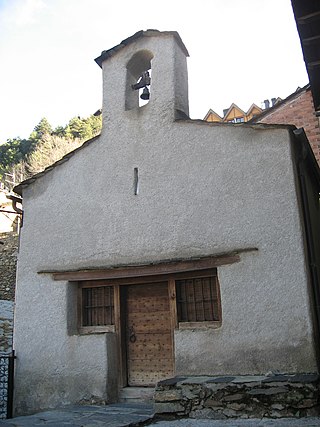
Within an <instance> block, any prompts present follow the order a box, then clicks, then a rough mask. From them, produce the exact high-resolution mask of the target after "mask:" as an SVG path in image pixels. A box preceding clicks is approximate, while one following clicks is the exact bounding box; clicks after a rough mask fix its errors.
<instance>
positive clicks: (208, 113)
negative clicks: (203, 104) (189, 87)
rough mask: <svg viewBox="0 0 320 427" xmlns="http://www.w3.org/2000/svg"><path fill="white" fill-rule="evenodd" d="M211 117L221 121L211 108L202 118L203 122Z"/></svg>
mask: <svg viewBox="0 0 320 427" xmlns="http://www.w3.org/2000/svg"><path fill="white" fill-rule="evenodd" d="M211 115H213V116H215V117H217V118H218V119H219V120H222V117H220V116H219V114H218V113H216V112H215V111H213V110H212V109H211V108H210V109H209V111H208V112H207V114H206V115H205V116H204V119H203V120H208V117H209V116H211Z"/></svg>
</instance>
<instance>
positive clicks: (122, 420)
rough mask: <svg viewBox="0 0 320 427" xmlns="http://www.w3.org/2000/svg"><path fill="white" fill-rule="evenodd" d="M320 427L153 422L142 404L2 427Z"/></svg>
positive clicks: (316, 426)
mask: <svg viewBox="0 0 320 427" xmlns="http://www.w3.org/2000/svg"><path fill="white" fill-rule="evenodd" d="M134 425H139V426H144V425H146V426H148V427H320V417H317V418H300V419H292V418H291V419H290V418H289V419H288V418H286V419H285V418H281V419H277V420H271V419H263V420H258V419H251V420H227V421H221V420H193V419H183V420H171V421H159V420H156V419H154V420H153V411H152V407H151V406H149V405H141V404H120V403H119V404H114V405H108V406H70V407H66V408H63V409H59V410H52V411H46V412H40V413H38V414H35V415H29V416H26V417H17V418H13V419H11V420H6V421H4V420H3V421H1V420H0V427H10V426H11V427H37V426H49V427H63V426H69V427H102V426H104V427H129V426H134Z"/></svg>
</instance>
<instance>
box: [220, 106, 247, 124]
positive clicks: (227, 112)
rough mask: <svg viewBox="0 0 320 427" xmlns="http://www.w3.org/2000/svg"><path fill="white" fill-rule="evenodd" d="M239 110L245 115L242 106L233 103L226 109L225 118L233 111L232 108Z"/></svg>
mask: <svg viewBox="0 0 320 427" xmlns="http://www.w3.org/2000/svg"><path fill="white" fill-rule="evenodd" d="M233 109H234V110H238V111H239V113H240V114H241V116H245V115H246V113H245V112H244V111H243V110H242V109H241V108H240V107H238V106H237V105H236V104H234V103H232V104H231V105H230V107H229V109H228V110H227V111H226V113H225V114H224V117H223V120H226V119H227V117H228V115H229V114H230V113H231V111H232V110H233Z"/></svg>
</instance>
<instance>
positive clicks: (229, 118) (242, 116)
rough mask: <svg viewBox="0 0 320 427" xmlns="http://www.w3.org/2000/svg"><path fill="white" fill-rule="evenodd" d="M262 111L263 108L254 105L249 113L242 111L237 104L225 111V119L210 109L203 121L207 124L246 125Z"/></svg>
mask: <svg viewBox="0 0 320 427" xmlns="http://www.w3.org/2000/svg"><path fill="white" fill-rule="evenodd" d="M262 111H263V110H262V108H260V107H258V106H257V105H256V104H252V105H251V107H250V108H249V110H248V111H247V112H244V111H243V110H241V108H239V107H238V106H237V105H236V104H231V105H230V107H229V108H226V109H225V110H223V117H220V116H219V114H217V113H216V112H215V111H213V110H211V108H210V110H209V111H208V112H207V114H206V115H205V117H204V119H203V120H205V121H206V122H225V123H245V122H248V121H249V120H251V119H252V118H253V117H255V116H257V115H258V114H260V113H261V112H262Z"/></svg>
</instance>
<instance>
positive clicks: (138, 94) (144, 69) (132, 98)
mask: <svg viewBox="0 0 320 427" xmlns="http://www.w3.org/2000/svg"><path fill="white" fill-rule="evenodd" d="M152 58H153V54H152V53H151V52H150V51H149V50H141V51H139V52H137V53H135V54H134V55H133V56H132V58H131V59H130V60H129V61H128V63H127V79H126V103H125V107H126V110H132V109H133V108H139V107H142V106H143V105H145V104H147V103H148V102H149V99H150V95H151V94H150V87H151V60H152Z"/></svg>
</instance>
